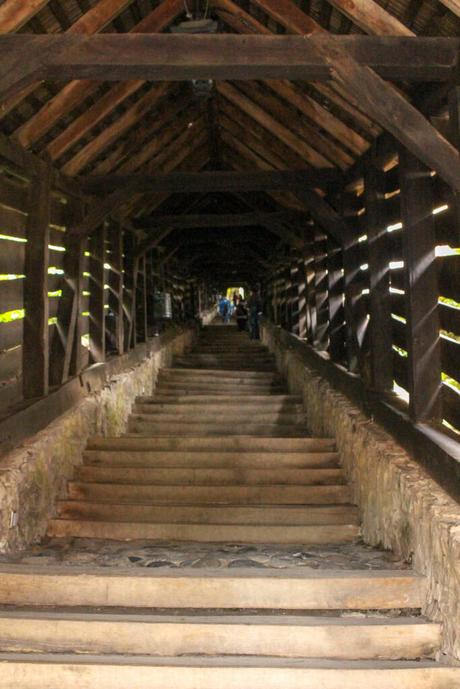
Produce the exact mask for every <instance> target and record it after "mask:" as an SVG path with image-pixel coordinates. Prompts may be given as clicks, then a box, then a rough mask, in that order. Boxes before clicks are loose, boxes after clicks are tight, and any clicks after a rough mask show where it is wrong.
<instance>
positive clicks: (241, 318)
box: [236, 299, 248, 332]
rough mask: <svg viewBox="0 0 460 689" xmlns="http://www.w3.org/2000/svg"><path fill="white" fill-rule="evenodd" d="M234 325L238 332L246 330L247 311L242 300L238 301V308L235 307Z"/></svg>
mask: <svg viewBox="0 0 460 689" xmlns="http://www.w3.org/2000/svg"><path fill="white" fill-rule="evenodd" d="M236 323H237V325H238V330H239V331H240V332H243V331H244V330H246V328H247V324H248V310H247V308H246V304H245V302H244V299H240V301H239V303H238V306H237V307H236Z"/></svg>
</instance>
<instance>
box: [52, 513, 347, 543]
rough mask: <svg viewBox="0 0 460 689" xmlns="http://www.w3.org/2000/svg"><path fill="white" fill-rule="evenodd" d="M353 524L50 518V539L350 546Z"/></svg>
mask: <svg viewBox="0 0 460 689" xmlns="http://www.w3.org/2000/svg"><path fill="white" fill-rule="evenodd" d="M359 533H360V530H359V526H357V525H356V524H333V525H314V526H289V525H283V526H279V525H273V524H270V525H261V526H260V525H253V524H251V525H245V524H190V523H173V524H167V523H156V524H148V523H146V522H140V523H139V522H131V523H130V522H116V521H86V520H67V519H51V520H50V522H49V524H48V531H47V534H48V536H49V537H51V538H69V537H70V538H99V539H104V540H115V541H137V540H148V541H174V542H181V541H182V542H183V541H186V542H187V541H193V542H195V543H229V542H231V543H234V542H238V543H257V544H270V543H276V544H279V543H282V544H299V545H318V544H326V543H327V544H333V543H351V542H353V541H356V540H357V538H358V536H359Z"/></svg>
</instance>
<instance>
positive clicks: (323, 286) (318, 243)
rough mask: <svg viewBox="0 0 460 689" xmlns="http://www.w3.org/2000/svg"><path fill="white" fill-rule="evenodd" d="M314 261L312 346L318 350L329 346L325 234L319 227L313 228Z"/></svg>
mask: <svg viewBox="0 0 460 689" xmlns="http://www.w3.org/2000/svg"><path fill="white" fill-rule="evenodd" d="M314 263H315V283H314V284H315V300H316V318H317V321H316V337H315V341H314V346H315V347H316V349H319V350H326V349H328V347H329V333H328V330H329V308H328V292H327V270H326V235H325V234H324V232H323V231H322V230H321V229H320V228H319V227H316V228H315V244H314Z"/></svg>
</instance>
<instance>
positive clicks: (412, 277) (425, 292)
mask: <svg viewBox="0 0 460 689" xmlns="http://www.w3.org/2000/svg"><path fill="white" fill-rule="evenodd" d="M399 171H400V189H401V212H402V223H403V228H404V229H403V256H404V264H405V265H404V274H405V292H406V318H407V325H406V332H407V348H408V354H409V359H408V365H409V376H408V380H409V395H410V402H409V411H410V415H411V417H412V419H413V421H415V422H416V423H418V422H426V421H429V420H435V419H439V418H440V415H441V394H440V392H441V347H440V337H439V309H438V280H437V269H436V258H435V246H436V236H435V225H434V221H433V215H432V209H433V200H432V193H431V191H432V190H431V177H430V171H429V170H428V169H427V168H426V167H425V165H423V163H421V162H420V161H419V160H418V159H417V158H415V156H413V155H412V154H411V153H410V152H409V151H407V150H406V149H403V148H401V149H400V153H399Z"/></svg>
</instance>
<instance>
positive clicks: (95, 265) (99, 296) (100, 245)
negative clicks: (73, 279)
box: [89, 225, 106, 364]
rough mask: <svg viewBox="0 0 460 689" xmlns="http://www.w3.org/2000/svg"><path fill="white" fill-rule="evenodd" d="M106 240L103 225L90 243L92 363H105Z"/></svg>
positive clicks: (90, 337)
mask: <svg viewBox="0 0 460 689" xmlns="http://www.w3.org/2000/svg"><path fill="white" fill-rule="evenodd" d="M105 239H106V228H105V226H104V225H103V226H102V227H100V228H99V229H98V231H97V232H94V234H93V235H92V237H91V243H90V254H91V258H90V274H91V278H90V287H89V290H90V297H89V311H90V321H89V340H90V359H91V363H98V364H99V363H101V362H103V361H105V309H104V305H105V292H104V284H105V273H106V271H105V267H104V265H105V256H106V254H105Z"/></svg>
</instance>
